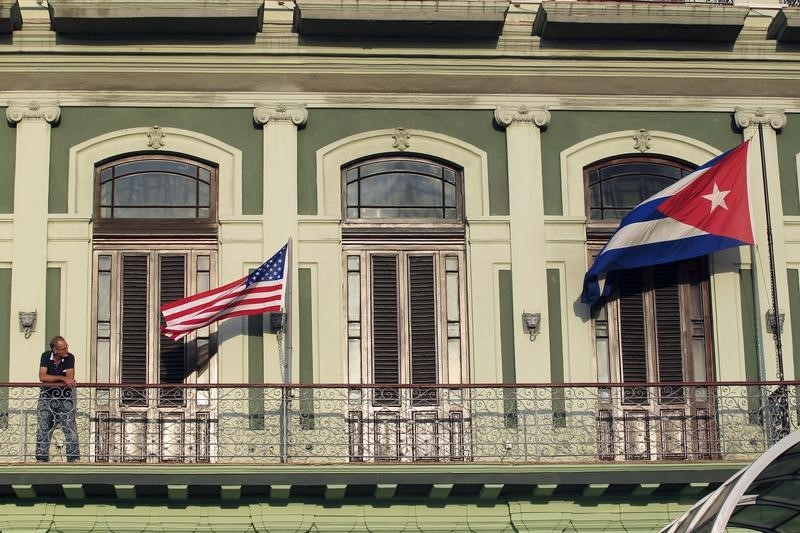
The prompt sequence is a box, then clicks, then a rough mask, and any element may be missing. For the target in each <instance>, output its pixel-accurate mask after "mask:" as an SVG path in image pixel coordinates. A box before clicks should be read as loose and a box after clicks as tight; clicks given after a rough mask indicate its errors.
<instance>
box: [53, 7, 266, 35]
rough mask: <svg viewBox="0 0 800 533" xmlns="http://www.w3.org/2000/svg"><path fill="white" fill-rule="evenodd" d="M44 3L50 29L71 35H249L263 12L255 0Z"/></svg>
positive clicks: (259, 25) (259, 27) (255, 30)
mask: <svg viewBox="0 0 800 533" xmlns="http://www.w3.org/2000/svg"><path fill="white" fill-rule="evenodd" d="M48 7H49V9H50V20H51V24H52V27H53V30H55V31H56V32H59V33H67V34H74V35H94V34H169V35H174V34H181V35H221V34H249V35H254V34H255V33H257V32H258V31H260V30H261V25H262V22H263V16H264V2H263V1H258V0H221V1H215V2H196V1H195V0H169V1H149V2H129V1H127V0H98V1H95V2H85V1H83V0H50V1H49V2H48Z"/></svg>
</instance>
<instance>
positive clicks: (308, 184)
mask: <svg viewBox="0 0 800 533" xmlns="http://www.w3.org/2000/svg"><path fill="white" fill-rule="evenodd" d="M492 120H493V112H492V111H488V110H487V111H453V110H411V109H392V110H389V109H313V110H311V111H310V112H309V117H308V125H307V126H306V127H305V128H304V129H302V130H300V131H299V132H298V147H297V151H298V154H297V157H298V190H297V196H298V198H297V201H298V211H299V213H300V214H303V215H313V214H316V210H317V191H316V183H317V177H316V175H317V174H316V172H317V170H316V155H315V154H316V151H317V150H318V149H320V148H322V147H323V146H326V145H328V144H330V143H332V142H334V141H337V140H339V139H342V138H344V137H348V136H350V135H354V134H356V133H361V132H365V131H371V130H380V129H390V128H397V127H403V128H413V129H421V130H427V131H433V132H436V133H442V134H445V135H449V136H451V137H455V138H458V139H460V140H462V141H465V142H468V143H470V144H473V145H475V146H477V147H478V148H480V149H482V150H485V151H486V152H487V154H488V158H489V211H490V214H492V215H507V214H508V170H507V166H506V137H505V133H504V132H503V131H501V130H499V129H498V128H495V127H494V125H493V122H492ZM387 146H389V145H388V144H387ZM413 148H414V138H413V137H412V138H411V149H410V150H409V151H413ZM407 153H408V152H407Z"/></svg>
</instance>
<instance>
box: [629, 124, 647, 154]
mask: <svg viewBox="0 0 800 533" xmlns="http://www.w3.org/2000/svg"><path fill="white" fill-rule="evenodd" d="M650 140H651V139H650V132H649V131H647V130H646V129H644V128H640V129H638V130H636V131H634V132H633V149H634V150H639V151H640V152H642V153H645V152H646V151H648V150H649V149H650Z"/></svg>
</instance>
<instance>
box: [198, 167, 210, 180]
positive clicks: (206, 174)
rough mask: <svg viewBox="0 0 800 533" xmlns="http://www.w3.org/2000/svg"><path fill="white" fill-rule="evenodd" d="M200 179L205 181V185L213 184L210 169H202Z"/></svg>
mask: <svg viewBox="0 0 800 533" xmlns="http://www.w3.org/2000/svg"><path fill="white" fill-rule="evenodd" d="M199 170H200V179H201V180H203V181H204V182H205V183H210V182H211V172H209V171H208V169H205V168H200V169H199Z"/></svg>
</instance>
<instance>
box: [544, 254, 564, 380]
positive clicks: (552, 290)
mask: <svg viewBox="0 0 800 533" xmlns="http://www.w3.org/2000/svg"><path fill="white" fill-rule="evenodd" d="M547 314H548V321H549V323H548V325H547V327H548V333H549V334H550V381H551V382H552V383H564V339H563V338H562V337H561V272H560V271H559V270H558V269H555V268H548V269H547Z"/></svg>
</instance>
